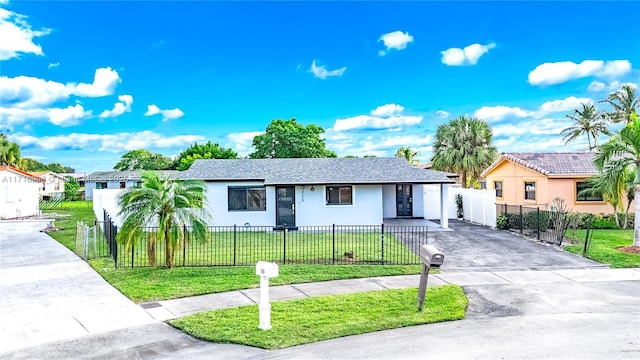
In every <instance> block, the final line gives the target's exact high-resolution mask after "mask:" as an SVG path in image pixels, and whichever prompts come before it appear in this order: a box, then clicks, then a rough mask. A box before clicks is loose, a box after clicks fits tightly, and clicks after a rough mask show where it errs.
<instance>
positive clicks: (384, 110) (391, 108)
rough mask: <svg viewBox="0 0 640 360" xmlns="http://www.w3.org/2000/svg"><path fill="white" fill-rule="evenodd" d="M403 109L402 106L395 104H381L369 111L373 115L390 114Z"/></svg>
mask: <svg viewBox="0 0 640 360" xmlns="http://www.w3.org/2000/svg"><path fill="white" fill-rule="evenodd" d="M403 111H404V107H403V106H401V105H397V104H386V105H381V106H378V107H377V108H375V109H374V110H372V111H371V115H373V116H382V117H385V116H391V115H393V114H397V113H401V112H403Z"/></svg>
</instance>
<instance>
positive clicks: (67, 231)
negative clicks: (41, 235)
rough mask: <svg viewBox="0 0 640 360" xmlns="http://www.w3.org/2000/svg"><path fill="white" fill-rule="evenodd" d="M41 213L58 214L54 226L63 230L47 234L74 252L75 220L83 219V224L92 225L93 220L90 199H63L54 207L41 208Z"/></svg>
mask: <svg viewBox="0 0 640 360" xmlns="http://www.w3.org/2000/svg"><path fill="white" fill-rule="evenodd" d="M42 213H43V214H57V215H60V216H57V217H56V218H55V226H57V227H61V228H64V230H61V231H56V232H52V233H50V234H49V235H51V237H53V238H54V239H56V240H58V242H60V243H61V244H62V245H64V246H66V247H67V248H69V249H70V250H71V251H74V252H75V251H76V222H77V221H84V223H85V224H87V225H89V226H93V222H94V221H95V216H94V215H93V203H92V202H91V201H63V202H62V203H60V206H59V207H56V209H54V210H43V211H42Z"/></svg>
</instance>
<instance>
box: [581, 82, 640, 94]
mask: <svg viewBox="0 0 640 360" xmlns="http://www.w3.org/2000/svg"><path fill="white" fill-rule="evenodd" d="M622 85H629V86H631V87H633V88H638V84H635V83H632V82H627V83H621V82H620V81H617V80H614V81H612V82H610V83H604V82H601V81H597V80H594V81H592V82H591V83H590V84H589V86H588V87H587V90H588V91H591V92H596V93H599V92H607V93H610V92H614V91H618V90H620V88H621V87H622Z"/></svg>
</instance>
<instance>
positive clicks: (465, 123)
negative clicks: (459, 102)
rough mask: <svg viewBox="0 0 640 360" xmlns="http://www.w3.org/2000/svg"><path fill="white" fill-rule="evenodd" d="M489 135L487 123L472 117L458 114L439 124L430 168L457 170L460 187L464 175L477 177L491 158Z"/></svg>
mask: <svg viewBox="0 0 640 360" xmlns="http://www.w3.org/2000/svg"><path fill="white" fill-rule="evenodd" d="M492 139H493V133H492V132H491V128H490V127H489V124H488V123H487V122H485V121H484V120H480V119H477V118H474V117H472V118H468V117H466V116H460V117H459V118H458V119H454V120H451V122H449V123H448V124H441V125H439V126H438V130H437V131H436V142H435V145H434V155H433V157H432V159H431V162H432V168H433V169H436V170H442V171H449V172H455V173H458V174H461V177H462V187H467V177H470V178H471V179H477V178H479V177H480V174H481V173H482V171H483V170H484V169H485V168H486V167H487V166H489V165H491V163H492V162H493V161H494V160H495V158H496V156H497V151H496V148H495V147H494V146H493V145H492V143H491V142H492Z"/></svg>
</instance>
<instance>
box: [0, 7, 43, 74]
mask: <svg viewBox="0 0 640 360" xmlns="http://www.w3.org/2000/svg"><path fill="white" fill-rule="evenodd" d="M50 32H51V30H50V29H46V28H43V29H40V30H34V29H32V28H31V25H29V23H28V22H27V17H26V16H24V15H21V14H18V13H15V12H13V11H9V10H7V9H4V8H0V39H2V41H0V61H2V60H9V59H12V58H19V57H20V55H21V54H34V55H39V56H43V55H44V52H43V51H42V47H41V46H40V45H38V44H36V43H35V42H34V39H35V38H38V37H41V36H44V35H47V34H49V33H50Z"/></svg>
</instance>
